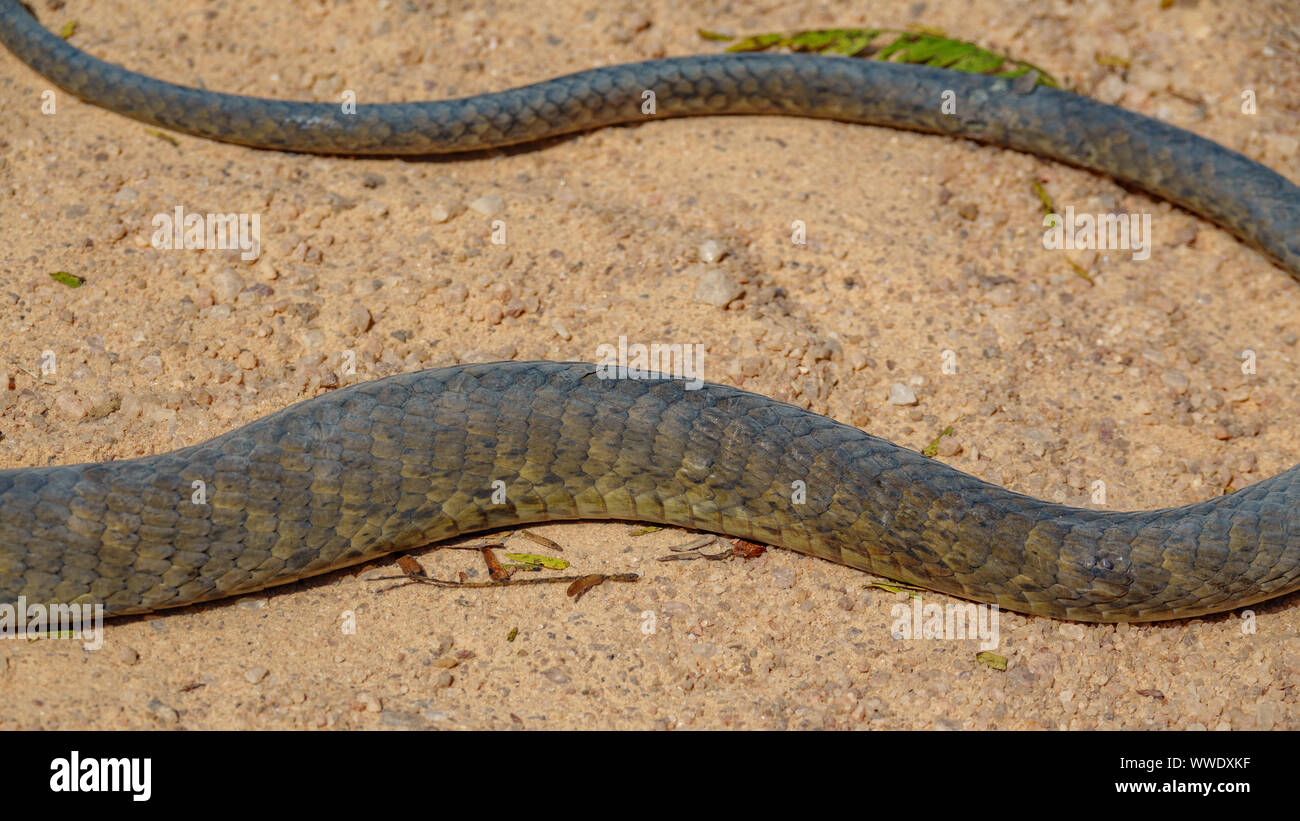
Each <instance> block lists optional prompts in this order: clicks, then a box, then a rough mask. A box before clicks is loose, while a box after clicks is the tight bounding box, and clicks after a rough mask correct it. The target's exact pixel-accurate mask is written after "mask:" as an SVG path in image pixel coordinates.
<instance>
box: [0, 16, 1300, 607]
mask: <svg viewBox="0 0 1300 821" xmlns="http://www.w3.org/2000/svg"><path fill="white" fill-rule="evenodd" d="M0 42H3V43H4V44H5V45H6V46H7V47H8V48H9V50H10V51H12V52H13V53H14V54H15V55H17V56H18V57H19V58H20V59H21V60H23V61H24V62H26V63H27V64H28V65H29V66H31V67H32V68H33V69H34V70H35V71H37V72H39V73H40V74H42V75H44V76H45V77H47V78H48V79H49V80H50V81H52V82H54V83H55V84H56V85H58V86H60V87H61V88H63V89H65V90H67V91H69V92H70V93H73V94H75V95H77V96H79V97H82V98H83V99H85V100H87V101H90V102H92V103H94V104H96V105H99V106H103V107H105V108H108V109H111V110H113V111H117V112H120V113H122V114H124V115H126V116H129V117H134V118H135V119H138V120H142V121H145V122H148V123H152V124H155V125H158V126H162V127H166V128H171V129H175V130H177V131H183V132H187V133H190V134H195V135H198V136H201V137H207V138H211V139H217V140H224V141H228V142H235V143H241V144H244V145H250V146H255V147H259V148H268V149H280V150H292V151H306V152H322V153H334V154H417V155H418V154H435V153H449V152H459V151H467V150H475V149H482V148H491V147H495V146H503V145H511V144H516V143H523V142H530V141H535V140H539V139H543V138H546V137H551V136H555V135H560V134H566V133H571V132H574V131H580V130H586V129H591V128H597V127H600V126H605V125H611V124H616V123H634V122H641V121H643V120H646V119H654V118H664V117H680V116H692V115H706V114H787V115H795V116H802V117H819V118H828V119H835V120H843V121H848V122H856V123H870V124H877V125H886V126H891V127H896V128H906V129H913V130H918V131H925V132H932V133H937V134H947V135H953V136H960V137H965V138H969V139H974V140H979V141H982V142H986V143H991V144H994V145H1000V146H1005V147H1008V148H1014V149H1018V150H1021V151H1027V152H1032V153H1034V154H1039V155H1042V156H1045V157H1050V158H1053V159H1057V160H1060V161H1063V162H1066V163H1070V164H1073V165H1078V166H1082V167H1085V168H1089V169H1092V170H1095V171H1098V172H1101V173H1104V174H1107V175H1110V176H1112V177H1115V178H1117V179H1120V180H1123V181H1125V182H1128V183H1130V184H1132V185H1135V186H1137V187H1140V188H1142V189H1144V190H1146V191H1148V192H1150V193H1152V194H1154V195H1156V196H1159V197H1162V198H1164V199H1167V200H1169V201H1171V202H1174V203H1176V204H1178V205H1180V206H1182V207H1184V208H1186V209H1188V210H1189V211H1192V212H1194V213H1196V214H1199V215H1202V216H1204V217H1206V218H1208V219H1211V220H1213V221H1215V222H1217V223H1218V224H1220V225H1222V226H1224V227H1225V228H1227V229H1228V230H1230V231H1232V232H1234V233H1235V234H1236V235H1237V236H1239V237H1240V238H1242V239H1243V240H1245V241H1247V242H1249V243H1251V244H1252V245H1254V246H1255V247H1257V248H1259V249H1260V250H1261V251H1263V252H1264V253H1266V254H1267V255H1268V256H1269V257H1271V258H1272V259H1273V260H1274V261H1276V262H1277V263H1278V264H1280V265H1281V266H1282V267H1284V268H1286V269H1287V270H1288V271H1290V272H1291V273H1292V274H1293V275H1296V276H1298V277H1300V190H1298V189H1297V188H1296V187H1295V186H1294V185H1292V184H1291V183H1290V182H1288V181H1287V180H1286V179H1285V178H1283V177H1282V176H1280V175H1278V174H1276V173H1274V172H1273V171H1270V170H1269V169H1267V168H1265V167H1264V166H1261V165H1259V164H1258V163H1255V162H1253V161H1252V160H1249V159H1247V158H1246V157H1244V156H1242V155H1240V154H1237V153H1235V152H1233V151H1230V150H1228V149H1226V148H1223V147H1222V146H1219V145H1217V144H1215V143H1213V142H1210V141H1208V140H1205V139H1202V138H1200V137H1197V136H1195V135H1193V134H1190V133H1188V132H1186V131H1183V130H1181V129H1178V128H1174V127H1172V126H1169V125H1166V124H1164V123H1160V122H1158V121H1155V120H1151V119H1149V118H1146V117H1142V116H1140V115H1137V114H1133V113H1130V112H1126V111H1123V110H1121V109H1118V108H1115V107H1113V106H1109V105H1104V104H1101V103H1098V102H1095V101H1092V100H1088V99H1086V98H1083V97H1079V96H1076V95H1074V94H1070V93H1067V92H1060V91H1055V90H1052V89H1047V88H1035V89H1032V90H1022V89H1019V88H1018V87H1017V86H1016V85H1015V84H1014V83H1013V82H1010V81H1007V80H1000V79H995V78H990V77H983V76H976V75H966V74H961V73H957V72H948V71H941V70H938V69H929V68H924V67H918V66H903V65H893V64H887V63H879V62H869V61H861V60H848V59H828V58H821V57H810V56H789V55H769V54H751V55H721V56H705V57H687V58H675V59H668V60H655V61H650V62H645V63H635V64H629V65H623V66H613V67H608V68H600V69H595V70H592V71H586V72H582V73H579V74H574V75H570V76H568V77H561V78H557V79H553V80H548V81H546V82H543V83H538V84H535V85H531V86H526V87H523V88H518V89H513V90H510V91H505V92H500V93H495V94H485V95H480V96H477V97H471V98H466V99H460V100H447V101H439V102H422V103H394V104H383V105H360V106H357V108H356V112H355V114H344V113H343V111H342V109H341V107H340V106H338V105H334V104H325V103H296V102H282V101H273V100H261V99H255V98H249V97H238V96H233V95H225V94H216V93H212V92H208V91H200V90H196V89H190V88H184V87H181V86H176V85H172V84H169V83H165V82H161V81H159V80H155V79H152V78H149V77H144V76H142V75H139V74H135V73H132V72H128V71H126V70H124V69H121V68H119V67H117V66H113V65H111V64H108V63H104V62H102V61H99V60H97V59H95V58H94V57H91V56H89V55H86V54H84V53H82V52H80V51H78V50H77V49H76V48H74V47H72V46H71V45H69V44H68V43H66V42H64V41H63V40H61V39H60V38H58V37H55V36H54V35H52V34H50V33H49V32H47V31H46V30H45V29H44V28H42V27H41V26H40V25H39V23H37V22H36V21H35V20H34V19H33V18H32V17H31V16H30V15H29V14H28V13H27V12H26V11H25V10H24V9H23V8H22V7H21V6H20V5H19V4H18V3H17V2H15V0H0ZM647 90H651V91H653V92H654V98H655V103H656V111H655V113H653V114H644V113H642V104H643V102H644V97H643V92H644V91H647ZM944 91H952V92H953V93H954V95H955V100H956V102H957V106H958V113H957V114H956V115H945V114H942V113H941V111H940V105H939V104H940V101H941V99H942V94H943V92H944ZM497 482H503V483H504V488H505V491H506V493H505V498H506V501H505V502H504V503H500V504H494V503H493V502H492V493H493V490H494V488H495V487H498V486H497V485H494V483H497ZM797 482H803V483H805V485H806V498H804V499H802V500H800V502H799V503H796V502H795V499H796V497H795V495H794V494H793V493H792V487H793V483H797ZM564 519H619V520H633V521H646V522H657V523H663V524H669V525H677V526H682V527H689V528H697V529H701V530H708V531H713V532H718V533H724V534H729V535H735V536H741V537H744V538H747V539H752V540H754V541H759V542H765V543H769V544H775V545H780V546H782V547H786V548H790V549H793V550H797V551H801V552H804V553H808V554H810V555H814V556H819V557H821V558H825V559H829V560H831V561H834V562H839V563H841V564H845V565H849V566H851V567H856V568H860V569H862V570H867V571H870V572H873V573H877V574H880V575H883V576H887V577H890V578H894V579H900V580H902V581H905V582H910V583H913V584H917V585H921V586H924V587H927V588H930V589H934V590H939V591H943V592H945V593H951V594H954V595H957V596H961V597H964V598H968V599H972V600H975V601H980V602H988V603H995V604H998V605H1000V606H1001V607H1003V608H1006V609H1009V610H1015V611H1019V612H1024V613H1032V614H1035V615H1041V616H1048V617H1053V618H1061V619H1073V620H1079V621H1111V622H1113V621H1152V620H1158V619H1170V618H1182V617H1189V616H1197V615H1202V614H1207V613H1213V612H1218V611H1222V610H1228V609H1232V608H1236V607H1242V606H1245V605H1249V604H1253V603H1255V602H1259V601H1262V600H1265V599H1268V598H1271V597H1274V596H1279V595H1282V594H1285V593H1289V592H1292V591H1295V590H1297V589H1300V468H1293V469H1291V470H1289V471H1286V472H1284V473H1282V474H1279V475H1278V476H1275V477H1273V478H1271V479H1268V480H1266V481H1263V482H1260V483H1258V484H1255V485H1252V486H1251V487H1248V488H1246V489H1244V490H1241V491H1238V492H1236V493H1233V494H1231V495H1229V496H1224V497H1220V498H1215V499H1211V500H1209V501H1206V502H1201V503H1198V504H1193V505H1187V506H1184V507H1180V508H1173V509H1168V510H1157V511H1146V512H1137V513H1117V512H1109V511H1100V510H1087V509H1077V508H1069V507H1065V506H1061V505H1056V504H1051V503H1047V502H1043V501H1040V500H1037V499H1033V498H1031V497H1028V496H1024V495H1021V494H1016V493H1012V492H1009V491H1006V490H1004V489H1001V488H998V487H996V486H994V485H990V484H988V483H986V482H983V481H981V480H979V479H976V478H974V477H972V476H968V475H966V474H964V473H961V472H959V471H956V470H953V469H951V468H948V467H946V466H945V465H943V464H941V463H938V462H934V461H932V460H929V459H926V458H924V457H922V456H920V455H919V454H916V453H914V452H911V451H908V450H905V449H903V448H899V447H897V446H896V445H893V444H891V443H889V442H887V441H885V440H882V439H878V438H876V437H873V436H870V435H868V434H866V433H863V432H862V431H859V430H856V429H854V428H851V427H847V426H845V425H841V424H839V423H837V422H834V421H833V420H831V419H828V418H826V417H823V416H820V415H817V414H814V413H810V412H808V411H804V410H802V409H799V408H796V407H793V406H790V405H786V404H783V403H780V402H776V401H774V400H771V399H768V398H765V397H762V396H757V395H755V394H751V393H746V392H744V391H740V390H736V389H734V388H728V387H725V386H720V385H713V384H707V383H706V384H705V385H704V386H703V387H702V388H701V389H699V390H687V389H686V388H685V385H684V383H683V382H682V381H680V380H671V379H649V380H635V379H602V378H600V376H599V374H598V372H597V369H596V368H595V366H592V365H587V364H582V363H553V362H504V363H494V364H488V365H463V366H454V367H450V368H443V369H438V370H430V371H422V372H418V373H410V374H402V375H397V376H391V377H388V378H386V379H381V380H377V381H374V382H368V383H363V384H360V385H355V386H352V387H349V388H344V389H341V390H337V391H334V392H332V393H329V394H326V395H323V396H319V397H317V398H315V399H310V400H308V401H306V402H302V403H299V404H297V405H294V406H293V407H290V408H287V409H285V410H283V411H280V412H278V413H275V414H273V415H271V416H268V417H265V418H263V419H260V420H258V421H256V422H253V423H251V424H249V425H246V426H244V427H242V428H240V429H238V430H235V431H232V432H230V433H228V434H225V435H224V436H220V437H218V438H216V439H213V440H211V441H208V442H205V443H202V444H199V445H195V446H193V447H189V448H184V449H181V450H178V451H174V452H172V453H167V454H162V455H158V456H151V457H146V458H141V459H131V460H123V461H117V462H107V463H97V464H84V465H71V466H61V467H45V468H20V469H16V470H4V471H0V603H11V602H15V601H17V600H18V598H19V597H26V599H27V601H29V602H49V603H53V602H80V603H93V602H102V603H104V604H105V605H106V606H107V609H108V611H109V612H110V613H111V614H126V613H138V612H147V611H151V610H157V609H161V608H167V607H176V606H180V605H185V604H191V603H194V602H200V601H207V600H211V599H217V598H221V597H225V596H232V595H237V594H240V593H245V592H251V591H255V590H260V589H263V588H266V587H270V586H273V585H278V584H283V583H286V582H289V581H294V580H297V579H302V578H306V577H309V576H312V575H316V574H319V573H323V572H326V571H328V570H333V569H337V568H340V567H346V566H348V565H351V564H356V563H358V562H361V561H365V560H367V559H371V558H374V557H376V556H380V555H383V554H386V553H390V552H393V551H397V550H402V549H406V548H412V547H417V546H420V545H423V544H427V543H431V542H436V541H439V540H443V539H446V538H450V537H453V536H457V535H460V534H465V533H472V532H475V531H480V530H484V529H490V528H496V527H503V526H509V525H518V524H524V523H531V522H541V521H553V520H564Z"/></svg>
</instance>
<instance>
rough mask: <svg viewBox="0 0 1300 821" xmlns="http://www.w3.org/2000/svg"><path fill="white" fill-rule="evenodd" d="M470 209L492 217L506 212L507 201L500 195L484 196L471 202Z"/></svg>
mask: <svg viewBox="0 0 1300 821" xmlns="http://www.w3.org/2000/svg"><path fill="white" fill-rule="evenodd" d="M469 207H470V209H472V210H473V211H476V212H478V213H480V214H482V215H483V216H485V217H491V216H495V215H497V214H500V213H501V212H502V211H504V210H505V208H506V201H505V199H504V198H503V197H502V196H501V195H500V194H484V195H483V196H481V197H479V198H478V199H476V200H474V201H473V202H471V203H470V204H469Z"/></svg>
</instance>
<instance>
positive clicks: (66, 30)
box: [59, 20, 77, 40]
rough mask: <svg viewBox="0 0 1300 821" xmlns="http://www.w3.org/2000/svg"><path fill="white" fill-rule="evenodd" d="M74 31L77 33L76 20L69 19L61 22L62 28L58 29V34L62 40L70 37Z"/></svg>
mask: <svg viewBox="0 0 1300 821" xmlns="http://www.w3.org/2000/svg"><path fill="white" fill-rule="evenodd" d="M76 33H77V21H76V20H69V21H68V22H66V23H64V24H63V28H61V29H59V36H60V37H62V38H63V39H64V40H66V39H68V38H69V37H71V36H72V35H74V34H76Z"/></svg>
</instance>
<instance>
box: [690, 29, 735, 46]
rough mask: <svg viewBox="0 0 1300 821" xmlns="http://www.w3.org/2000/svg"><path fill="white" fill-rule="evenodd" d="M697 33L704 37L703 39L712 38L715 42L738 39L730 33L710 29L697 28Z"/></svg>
mask: <svg viewBox="0 0 1300 821" xmlns="http://www.w3.org/2000/svg"><path fill="white" fill-rule="evenodd" d="M695 33H696V34H698V35H700V37H702V38H703V39H705V40H712V41H713V42H715V43H725V42H727V41H729V40H735V39H736V38H735V37H732V36H731V35H730V34H722V33H721V32H717V31H709V30H708V29H696V30H695Z"/></svg>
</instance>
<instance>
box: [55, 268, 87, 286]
mask: <svg viewBox="0 0 1300 821" xmlns="http://www.w3.org/2000/svg"><path fill="white" fill-rule="evenodd" d="M50 278H51V279H53V280H54V281H55V282H61V283H63V284H64V285H66V286H68V287H69V288H80V287H81V286H82V284H83V283H85V281H86V279H85V277H79V276H77V275H76V274H69V273H68V272H67V271H53V272H51V273H50Z"/></svg>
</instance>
